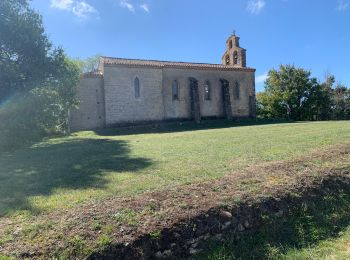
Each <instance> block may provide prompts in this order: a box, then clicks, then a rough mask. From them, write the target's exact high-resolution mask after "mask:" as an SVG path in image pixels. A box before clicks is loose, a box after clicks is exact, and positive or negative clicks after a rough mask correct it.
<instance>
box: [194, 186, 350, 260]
mask: <svg viewBox="0 0 350 260" xmlns="http://www.w3.org/2000/svg"><path fill="white" fill-rule="evenodd" d="M349 225H350V185H347V187H345V188H344V189H341V190H337V189H334V190H333V191H331V192H330V193H328V194H325V195H324V196H321V197H319V198H312V199H311V200H310V201H306V202H304V203H301V204H299V205H294V207H293V208H292V209H291V211H289V214H288V215H287V216H286V217H285V218H278V217H276V216H272V217H271V216H263V224H262V226H261V228H260V229H258V230H257V231H256V232H252V233H250V234H246V235H243V236H242V237H241V238H240V239H235V238H233V237H226V239H225V241H224V242H223V243H221V244H218V243H209V246H208V250H207V251H206V252H204V253H202V254H200V255H199V256H198V257H196V258H194V259H281V258H283V256H285V255H286V254H288V252H289V251H290V250H294V249H297V250H298V249H303V248H310V247H312V246H314V245H316V244H317V243H319V242H321V241H323V240H326V239H329V238H336V237H338V234H339V232H341V231H344V230H345V229H346V228H347V227H349ZM309 257H311V256H309ZM315 257H317V256H315ZM293 259H296V258H293Z"/></svg>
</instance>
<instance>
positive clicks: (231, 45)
mask: <svg viewBox="0 0 350 260" xmlns="http://www.w3.org/2000/svg"><path fill="white" fill-rule="evenodd" d="M232 47H233V44H232V40H231V41H230V49H232Z"/></svg>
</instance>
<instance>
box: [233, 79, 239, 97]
mask: <svg viewBox="0 0 350 260" xmlns="http://www.w3.org/2000/svg"><path fill="white" fill-rule="evenodd" d="M239 92H240V89H239V83H238V82H236V83H235V89H234V97H235V99H239V96H240V93H239Z"/></svg>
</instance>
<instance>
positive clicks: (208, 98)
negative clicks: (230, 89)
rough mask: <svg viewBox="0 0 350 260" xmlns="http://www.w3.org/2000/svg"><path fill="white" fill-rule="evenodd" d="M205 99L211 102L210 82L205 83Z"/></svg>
mask: <svg viewBox="0 0 350 260" xmlns="http://www.w3.org/2000/svg"><path fill="white" fill-rule="evenodd" d="M204 99H205V100H210V82H209V81H208V80H207V81H206V82H205V83H204Z"/></svg>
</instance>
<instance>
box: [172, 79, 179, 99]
mask: <svg viewBox="0 0 350 260" xmlns="http://www.w3.org/2000/svg"><path fill="white" fill-rule="evenodd" d="M172 91H173V100H179V83H178V82H177V80H174V81H173V85H172Z"/></svg>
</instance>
